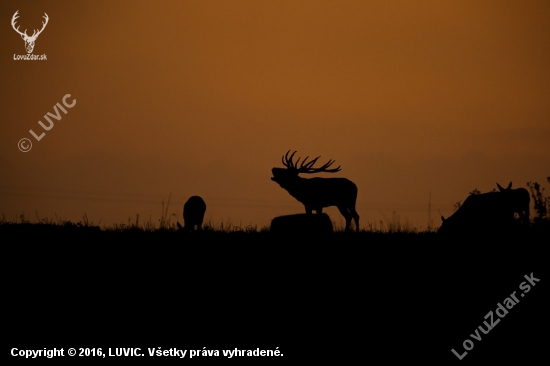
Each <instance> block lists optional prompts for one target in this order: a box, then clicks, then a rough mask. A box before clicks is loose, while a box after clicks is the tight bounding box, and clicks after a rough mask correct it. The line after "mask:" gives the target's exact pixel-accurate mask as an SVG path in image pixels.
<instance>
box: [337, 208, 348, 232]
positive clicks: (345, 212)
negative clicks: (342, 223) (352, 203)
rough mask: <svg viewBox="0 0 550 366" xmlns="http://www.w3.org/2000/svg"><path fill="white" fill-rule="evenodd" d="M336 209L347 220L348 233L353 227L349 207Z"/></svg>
mask: <svg viewBox="0 0 550 366" xmlns="http://www.w3.org/2000/svg"><path fill="white" fill-rule="evenodd" d="M336 207H338V210H339V211H340V213H341V214H342V216H344V218H345V219H346V231H349V227H350V225H351V217H352V215H351V214H350V212H349V211H348V209H347V207H345V206H336Z"/></svg>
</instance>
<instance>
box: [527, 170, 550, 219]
mask: <svg viewBox="0 0 550 366" xmlns="http://www.w3.org/2000/svg"><path fill="white" fill-rule="evenodd" d="M547 180H548V182H549V183H550V177H548V178H547ZM527 186H528V187H529V190H530V191H531V197H533V203H534V208H535V212H536V213H537V215H536V216H534V217H533V221H534V222H542V221H548V220H550V212H549V211H548V205H549V201H550V198H549V197H546V196H545V195H544V188H543V187H541V186H540V184H538V183H537V182H535V183H532V182H527Z"/></svg>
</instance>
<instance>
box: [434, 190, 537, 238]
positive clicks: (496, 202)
mask: <svg viewBox="0 0 550 366" xmlns="http://www.w3.org/2000/svg"><path fill="white" fill-rule="evenodd" d="M497 187H498V189H499V192H487V193H482V194H472V195H470V196H468V197H466V199H465V200H464V203H463V204H462V205H461V206H460V208H459V209H458V210H457V211H456V212H455V213H454V214H453V215H451V216H450V217H448V218H445V217H443V216H441V221H442V224H441V227H440V229H439V232H440V233H442V234H446V233H480V232H487V233H498V232H500V233H507V232H511V230H515V229H518V225H517V224H518V221H517V220H516V219H515V217H514V214H515V213H517V214H518V215H519V218H520V220H519V223H521V224H524V225H528V224H529V202H530V198H529V192H527V190H526V189H525V188H518V189H512V182H510V184H508V187H506V188H502V187H501V186H500V184H498V183H497Z"/></svg>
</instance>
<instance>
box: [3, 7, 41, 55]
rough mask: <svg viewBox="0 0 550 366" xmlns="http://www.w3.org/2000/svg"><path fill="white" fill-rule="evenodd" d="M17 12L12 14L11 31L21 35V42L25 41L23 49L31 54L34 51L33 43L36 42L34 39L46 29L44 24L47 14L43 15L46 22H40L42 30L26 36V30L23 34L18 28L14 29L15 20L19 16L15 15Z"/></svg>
mask: <svg viewBox="0 0 550 366" xmlns="http://www.w3.org/2000/svg"><path fill="white" fill-rule="evenodd" d="M18 12H19V10H17V11H16V12H15V14H13V17H12V18H11V26H12V27H13V29H14V30H15V31H16V32H17V33H19V34H20V35H21V38H23V41H25V48H26V50H27V53H32V50H33V49H34V42H35V41H36V38H38V36H39V35H40V33H42V31H43V30H44V28H46V24H48V20H49V18H48V14H46V13H44V14H45V15H44V18H45V19H46V22H42V29H40V30H39V31H38V33H37V31H36V30H34V32H33V34H32V36H30V37H29V36H28V35H27V30H26V29H25V31H24V32H21V31H19V26H18V27H17V28H15V19H17V18H19V16H18V15H17V13H18Z"/></svg>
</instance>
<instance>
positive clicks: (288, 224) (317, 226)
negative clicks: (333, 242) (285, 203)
mask: <svg viewBox="0 0 550 366" xmlns="http://www.w3.org/2000/svg"><path fill="white" fill-rule="evenodd" d="M269 231H270V232H271V233H273V234H307V235H323V234H332V233H333V232H334V229H333V227H332V221H330V217H329V216H328V215H327V214H326V213H322V214H319V215H308V214H295V215H286V216H278V217H275V218H274V219H273V220H271V227H270V229H269Z"/></svg>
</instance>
